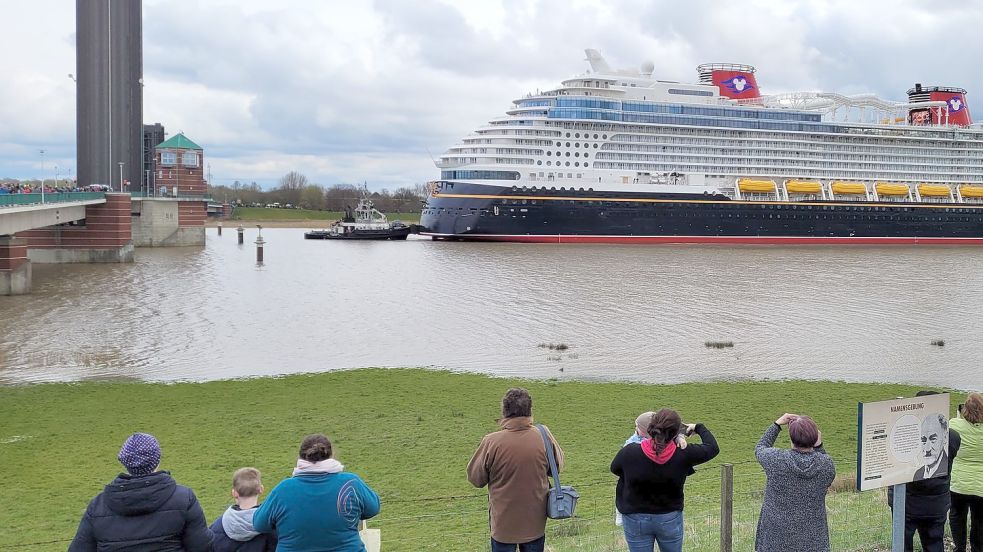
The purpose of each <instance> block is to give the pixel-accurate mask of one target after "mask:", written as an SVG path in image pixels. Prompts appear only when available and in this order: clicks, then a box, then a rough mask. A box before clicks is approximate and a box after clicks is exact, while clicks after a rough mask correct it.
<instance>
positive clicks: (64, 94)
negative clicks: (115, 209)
mask: <svg viewBox="0 0 983 552" xmlns="http://www.w3.org/2000/svg"><path fill="white" fill-rule="evenodd" d="M4 4H5V5H4V7H3V11H4V18H3V22H2V23H0V28H2V29H3V43H4V46H5V48H4V49H5V53H4V55H3V56H2V58H0V177H5V176H6V177H36V176H38V175H40V174H41V162H40V156H39V153H38V150H39V149H42V148H43V149H45V150H46V152H47V153H46V155H45V158H46V165H47V168H46V171H45V172H46V176H47V177H51V176H53V174H54V168H53V166H54V165H55V164H57V166H58V167H59V169H58V170H59V172H60V173H61V174H62V175H64V174H65V173H66V172H67V171H68V170H69V169H72V170H74V167H75V160H74V156H75V90H74V83H73V82H72V81H71V80H69V78H68V76H67V75H68V73H73V72H75V35H74V33H75V19H74V18H75V2H74V1H72V0H33V1H31V2H13V1H10V2H4ZM143 20H144V29H143V32H144V81H145V83H146V87H145V96H144V112H145V116H146V121H147V122H161V123H163V124H164V126H165V127H166V129H167V130H168V132H169V133H171V134H173V133H175V132H178V131H184V133H185V134H187V135H188V137H190V138H191V139H193V140H195V141H196V142H198V143H199V144H200V145H202V146H203V147H204V149H205V156H206V162H207V163H208V164H209V165H210V168H211V171H212V174H213V181H214V182H215V183H219V184H223V183H231V182H232V181H234V180H240V181H243V182H250V181H256V182H259V183H260V184H263V185H271V184H274V183H275V182H276V180H277V179H278V178H279V177H280V176H282V175H283V174H284V173H286V172H288V171H290V170H298V171H300V172H303V173H304V174H306V175H307V176H308V177H309V178H310V179H311V180H313V181H314V182H318V183H322V184H335V183H343V182H347V183H352V182H361V181H367V182H368V183H369V186H370V187H373V188H383V187H388V188H395V187H399V186H404V185H411V184H414V183H417V182H425V181H427V180H430V179H433V178H434V177H435V176H436V175H437V174H438V171H437V170H436V169H435V168H434V166H433V163H432V161H431V154H432V155H434V156H436V155H439V154H440V153H441V152H442V151H444V150H445V149H446V148H447V147H449V146H451V145H453V144H454V143H456V142H457V141H458V140H459V139H460V138H462V137H463V136H464V135H466V134H467V133H468V132H470V131H471V130H472V129H474V128H475V127H477V126H479V125H481V124H483V123H484V122H486V121H487V120H488V119H490V118H492V117H496V116H500V115H502V114H503V112H504V110H505V109H506V108H507V107H508V106H509V105H510V102H511V101H512V100H513V99H515V98H518V97H520V96H522V95H523V94H525V93H526V92H528V91H532V90H535V89H544V88H548V87H552V86H555V85H556V84H558V83H559V81H560V80H562V79H564V78H567V77H569V76H572V75H575V74H579V73H582V72H583V71H584V70H585V69H586V63H585V62H584V61H583V60H584V53H583V50H584V48H588V47H589V48H596V49H598V50H600V51H601V52H602V53H603V54H604V55H605V57H607V59H608V61H609V63H610V64H611V65H612V66H614V67H637V66H638V65H639V64H640V63H641V62H642V61H644V60H646V59H648V60H651V61H653V62H654V64H655V67H656V70H655V75H656V76H657V77H658V78H662V79H665V80H680V81H694V80H695V77H696V72H695V66H696V65H698V64H699V63H704V62H738V63H748V64H752V65H755V66H756V67H757V68H758V73H757V75H758V84H759V85H760V86H761V88H762V90H763V92H764V93H766V94H768V93H779V92H789V91H795V90H828V91H837V92H841V93H847V94H854V93H862V92H873V93H876V94H878V95H880V96H882V97H885V98H889V99H896V100H901V99H903V98H904V93H905V91H906V90H907V89H908V88H909V87H910V86H911V85H912V84H913V83H915V82H921V83H923V84H939V85H946V86H960V87H964V88H967V89H968V90H969V95H968V101H969V103H970V105H971V106H972V105H974V104H975V102H976V101H977V98H980V99H979V102H980V106H979V107H978V108H977V109H978V110H983V71H981V70H980V69H979V68H978V64H977V60H979V59H981V55H980V54H981V53H983V41H981V40H979V39H978V34H979V33H980V29H983V3H967V2H952V3H943V2H914V1H904V0H895V1H877V2H875V1H867V0H864V1H858V0H816V1H812V2H809V1H801V2H797V1H791V0H776V1H743V2H709V1H702V2H700V1H693V2H679V1H673V0H654V1H649V2H642V1H639V0H603V1H583V0H516V1H510V0H462V1H452V0H433V1H423V0H376V1H368V0H347V1H344V2H342V1H337V0H323V1H312V0H276V1H275V2H270V1H269V0H145V1H144V13H143ZM977 94H978V95H977ZM977 112H978V113H981V114H983V111H977ZM981 117H983V115H981Z"/></svg>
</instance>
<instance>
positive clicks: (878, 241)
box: [421, 232, 983, 245]
mask: <svg viewBox="0 0 983 552" xmlns="http://www.w3.org/2000/svg"><path fill="white" fill-rule="evenodd" d="M421 235H423V236H434V237H438V238H455V239H461V240H465V241H498V242H525V243H651V244H687V243H712V244H754V245H843V244H849V245H983V238H888V237H827V236H816V237H807V236H615V235H610V236H607V235H602V236H578V235H556V234H553V235H526V234H518V235H504V234H502V235H495V234H460V235H455V234H432V233H425V232H421Z"/></svg>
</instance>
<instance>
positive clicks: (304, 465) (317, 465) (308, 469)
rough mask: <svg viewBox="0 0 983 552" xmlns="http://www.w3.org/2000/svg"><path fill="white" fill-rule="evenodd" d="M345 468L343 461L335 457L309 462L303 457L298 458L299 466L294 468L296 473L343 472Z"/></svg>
mask: <svg viewBox="0 0 983 552" xmlns="http://www.w3.org/2000/svg"><path fill="white" fill-rule="evenodd" d="M344 469H345V466H342V465H341V462H339V461H337V460H335V459H334V458H328V459H327V460H321V461H320V462H308V461H307V460H304V459H303V458H298V459H297V467H296V468H294V475H301V474H305V473H341V472H342V471H343V470H344Z"/></svg>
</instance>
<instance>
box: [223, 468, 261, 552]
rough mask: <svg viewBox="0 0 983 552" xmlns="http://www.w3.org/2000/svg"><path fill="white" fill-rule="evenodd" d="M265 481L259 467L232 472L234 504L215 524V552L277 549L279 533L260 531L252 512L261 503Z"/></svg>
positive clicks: (251, 551) (259, 551) (249, 551)
mask: <svg viewBox="0 0 983 552" xmlns="http://www.w3.org/2000/svg"><path fill="white" fill-rule="evenodd" d="M261 494H263V483H262V481H260V473H259V470H257V469H256V468H242V469H239V470H236V472H235V474H233V475H232V498H233V499H235V504H234V505H232V506H229V509H228V510H226V511H225V513H223V514H222V517H220V518H218V519H216V520H215V523H213V524H212V526H211V530H212V534H214V535H215V541H214V547H215V548H214V550H215V552H274V551H275V550H276V535H274V534H273V533H260V532H259V531H257V530H256V529H255V528H254V527H253V514H254V513H255V512H256V508H258V507H259V495H261Z"/></svg>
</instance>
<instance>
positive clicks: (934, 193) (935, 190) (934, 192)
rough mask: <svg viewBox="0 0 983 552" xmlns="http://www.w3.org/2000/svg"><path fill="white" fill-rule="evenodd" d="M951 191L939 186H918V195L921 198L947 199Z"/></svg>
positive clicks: (946, 187)
mask: <svg viewBox="0 0 983 552" xmlns="http://www.w3.org/2000/svg"><path fill="white" fill-rule="evenodd" d="M950 193H951V190H950V189H949V187H948V186H942V185H939V184H919V185H918V194H919V195H921V196H922V197H949V194H950Z"/></svg>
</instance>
